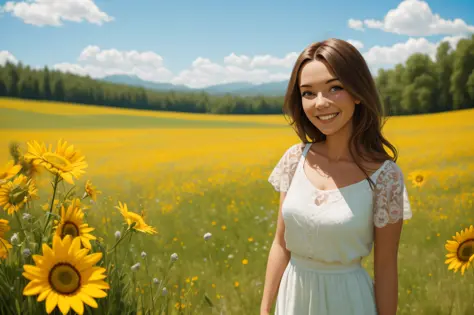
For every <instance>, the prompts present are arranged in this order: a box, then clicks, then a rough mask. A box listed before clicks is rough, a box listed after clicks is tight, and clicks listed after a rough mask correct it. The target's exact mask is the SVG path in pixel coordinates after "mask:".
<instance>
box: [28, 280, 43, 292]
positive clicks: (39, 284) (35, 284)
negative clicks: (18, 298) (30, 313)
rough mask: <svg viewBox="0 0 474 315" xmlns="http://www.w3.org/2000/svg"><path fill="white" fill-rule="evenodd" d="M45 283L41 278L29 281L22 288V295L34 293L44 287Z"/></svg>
mask: <svg viewBox="0 0 474 315" xmlns="http://www.w3.org/2000/svg"><path fill="white" fill-rule="evenodd" d="M44 284H45V283H44V282H43V281H41V280H33V281H30V283H28V284H27V285H26V287H25V288H24V289H23V295H36V294H38V293H40V292H41V290H43V289H44V287H45V285H44Z"/></svg>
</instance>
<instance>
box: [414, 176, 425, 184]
mask: <svg viewBox="0 0 474 315" xmlns="http://www.w3.org/2000/svg"><path fill="white" fill-rule="evenodd" d="M423 179H424V177H423V175H417V176H416V178H415V180H416V181H417V182H418V183H421V182H422V181H423Z"/></svg>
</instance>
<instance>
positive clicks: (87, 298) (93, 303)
mask: <svg viewBox="0 0 474 315" xmlns="http://www.w3.org/2000/svg"><path fill="white" fill-rule="evenodd" d="M77 296H79V297H80V298H81V300H82V301H83V302H84V303H86V304H87V305H89V306H90V307H93V308H98V307H99V305H97V302H96V301H95V300H94V299H93V298H91V297H90V296H88V295H87V294H85V293H84V292H82V291H81V292H79V293H78V294H77Z"/></svg>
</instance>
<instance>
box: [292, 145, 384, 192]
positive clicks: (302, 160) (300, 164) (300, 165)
mask: <svg viewBox="0 0 474 315" xmlns="http://www.w3.org/2000/svg"><path fill="white" fill-rule="evenodd" d="M311 144H312V143H311V142H309V143H307V144H306V146H305V148H304V151H303V154H301V157H300V159H299V161H298V165H297V167H296V171H297V172H298V171H299V172H300V173H301V177H303V179H304V180H305V182H307V183H308V184H309V185H310V186H311V187H312V188H313V189H314V190H316V191H318V192H320V193H331V192H337V191H341V190H346V189H349V188H352V187H354V186H358V185H360V184H362V183H364V182H365V181H367V178H364V179H362V180H360V181H358V182H355V183H353V184H349V185H346V186H343V187H337V188H333V189H319V188H317V187H316V186H314V184H313V183H312V182H311V181H310V180H309V178H308V176H307V175H306V172H305V171H304V167H303V166H304V163H305V161H306V154H307V152H308V151H309V148H310V147H311ZM389 161H390V160H385V161H384V162H383V163H382V165H381V166H380V167H379V168H378V169H377V170H376V171H375V172H373V173H372V175H370V178H371V179H372V180H373V179H374V177H375V176H376V175H377V174H378V173H379V172H380V171H381V170H382V169H383V168H384V167H385V165H386V164H387V162H389Z"/></svg>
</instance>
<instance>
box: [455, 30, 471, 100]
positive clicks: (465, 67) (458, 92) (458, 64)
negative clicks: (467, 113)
mask: <svg viewBox="0 0 474 315" xmlns="http://www.w3.org/2000/svg"><path fill="white" fill-rule="evenodd" d="M453 58H454V64H453V73H452V75H451V86H450V92H451V93H452V95H453V109H460V108H467V107H472V106H474V104H473V103H472V101H471V98H470V97H469V94H468V92H467V90H466V84H467V80H468V78H469V75H470V74H471V72H472V70H474V35H472V36H471V38H470V39H461V40H460V41H459V42H458V45H457V48H456V50H455V52H454V56H453Z"/></svg>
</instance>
